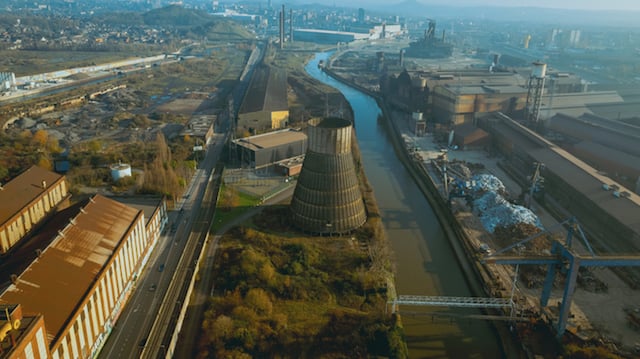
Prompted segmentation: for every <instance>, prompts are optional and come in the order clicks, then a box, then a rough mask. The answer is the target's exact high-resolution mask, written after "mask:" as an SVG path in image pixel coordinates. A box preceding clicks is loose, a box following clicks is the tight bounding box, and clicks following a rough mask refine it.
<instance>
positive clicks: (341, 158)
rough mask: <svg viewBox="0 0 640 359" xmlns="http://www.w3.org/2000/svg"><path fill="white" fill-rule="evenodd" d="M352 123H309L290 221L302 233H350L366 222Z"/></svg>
mask: <svg viewBox="0 0 640 359" xmlns="http://www.w3.org/2000/svg"><path fill="white" fill-rule="evenodd" d="M352 128H353V127H352V125H351V121H348V120H345V119H341V118H319V119H313V120H310V121H309V127H307V134H308V136H309V149H308V150H307V154H306V155H305V159H304V163H303V164H302V171H301V172H300V176H299V177H298V183H297V184H296V188H295V191H294V193H293V198H292V199H291V217H292V221H293V224H294V225H295V226H296V227H298V228H300V229H301V230H303V231H305V232H309V233H313V234H319V235H331V234H341V233H348V232H351V231H353V230H355V229H357V228H358V227H360V226H362V225H363V224H364V223H365V222H366V220H367V214H366V209H365V205H364V200H363V199H362V193H361V192H360V186H359V181H358V176H357V174H356V168H355V164H354V160H353V156H352V154H351V138H352Z"/></svg>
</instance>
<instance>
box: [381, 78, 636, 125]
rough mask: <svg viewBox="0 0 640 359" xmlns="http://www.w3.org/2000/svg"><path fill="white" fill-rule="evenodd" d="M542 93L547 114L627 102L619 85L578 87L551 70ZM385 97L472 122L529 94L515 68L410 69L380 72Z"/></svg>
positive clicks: (513, 109) (517, 104)
mask: <svg viewBox="0 0 640 359" xmlns="http://www.w3.org/2000/svg"><path fill="white" fill-rule="evenodd" d="M546 77H547V78H549V79H550V80H549V81H546V84H544V88H545V90H544V91H545V92H543V95H542V96H541V98H540V104H541V106H540V108H539V109H538V110H539V114H540V119H541V120H544V119H546V118H549V117H551V116H553V115H555V114H556V113H565V114H571V115H576V116H577V115H581V114H583V113H592V112H591V110H590V108H592V106H594V105H597V106H602V105H612V104H621V103H623V99H622V97H620V95H618V94H617V93H616V92H615V91H598V92H576V91H579V90H581V89H584V84H582V82H581V80H580V79H579V78H578V77H576V76H574V75H569V74H566V76H565V74H560V76H559V75H558V73H556V72H550V73H548V74H547V75H546ZM380 88H381V91H382V93H383V94H384V96H385V98H386V99H387V100H388V101H389V102H390V103H392V104H393V105H394V106H396V107H398V108H399V109H402V110H404V111H406V112H414V111H418V112H424V113H425V117H426V118H431V117H433V118H435V120H436V121H437V122H438V123H440V124H442V125H444V126H447V127H453V126H458V125H461V124H463V123H468V122H473V121H474V119H475V118H477V117H478V116H481V115H483V114H487V113H491V112H495V111H499V112H502V113H505V114H515V113H517V112H519V111H523V110H524V109H525V107H526V100H527V92H528V89H527V80H525V78H524V77H523V76H522V75H520V74H517V73H513V72H489V71H478V70H460V71H434V72H422V71H418V72H408V71H406V70H404V71H402V72H401V73H399V74H398V75H397V77H396V76H395V75H393V74H390V75H387V76H383V77H382V78H381V83H380Z"/></svg>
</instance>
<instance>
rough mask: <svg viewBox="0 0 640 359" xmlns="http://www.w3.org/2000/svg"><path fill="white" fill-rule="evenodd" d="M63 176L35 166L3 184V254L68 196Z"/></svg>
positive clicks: (0, 190)
mask: <svg viewBox="0 0 640 359" xmlns="http://www.w3.org/2000/svg"><path fill="white" fill-rule="evenodd" d="M68 188H69V185H68V184H67V181H66V179H65V177H64V176H61V175H59V174H57V173H54V172H51V171H47V170H45V169H43V168H41V167H37V166H33V167H31V168H29V169H28V170H26V171H24V172H23V173H21V174H20V175H18V176H17V177H16V178H14V179H13V180H11V181H10V182H8V183H6V184H4V185H1V186H0V203H2V206H0V254H4V253H7V252H8V251H9V250H10V249H11V248H12V247H14V246H15V245H16V244H17V243H18V242H19V241H20V240H21V239H22V238H23V237H24V236H25V235H27V234H28V233H30V232H31V231H32V230H33V229H34V228H36V227H37V225H38V223H40V222H41V221H42V220H43V219H45V218H46V217H48V216H50V215H51V214H52V213H55V212H56V210H57V207H58V206H59V205H60V204H61V203H62V202H63V201H65V200H67V199H68V198H69V196H70V195H69V192H68Z"/></svg>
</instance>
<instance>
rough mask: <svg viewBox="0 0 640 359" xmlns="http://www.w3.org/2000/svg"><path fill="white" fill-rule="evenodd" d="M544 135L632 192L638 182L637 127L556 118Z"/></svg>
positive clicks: (599, 120)
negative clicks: (631, 189) (625, 185)
mask: <svg viewBox="0 0 640 359" xmlns="http://www.w3.org/2000/svg"><path fill="white" fill-rule="evenodd" d="M546 129H547V133H548V134H549V135H550V136H553V138H554V140H555V141H556V142H558V143H562V145H563V146H564V147H565V148H566V149H567V150H568V151H570V152H571V153H573V154H574V155H576V156H577V157H579V158H580V159H582V160H584V161H586V162H588V163H589V164H591V165H592V166H594V167H595V168H597V169H598V170H600V171H604V172H606V173H609V174H610V175H611V176H616V177H618V178H621V179H622V180H625V182H626V183H627V187H631V188H633V184H634V183H635V182H636V179H638V178H640V146H639V144H640V127H637V126H632V125H629V124H626V123H624V122H619V121H612V120H607V119H605V118H601V117H598V116H594V115H589V114H583V115H581V116H578V117H573V116H568V115H564V114H557V115H555V116H553V117H552V118H551V119H550V120H549V121H547V122H546Z"/></svg>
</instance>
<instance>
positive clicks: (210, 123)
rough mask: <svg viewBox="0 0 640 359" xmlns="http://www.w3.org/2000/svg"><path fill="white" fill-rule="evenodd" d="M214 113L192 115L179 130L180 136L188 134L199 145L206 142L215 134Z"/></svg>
mask: <svg viewBox="0 0 640 359" xmlns="http://www.w3.org/2000/svg"><path fill="white" fill-rule="evenodd" d="M216 118H217V116H215V115H199V116H193V117H191V119H190V120H189V122H188V123H187V125H186V126H185V128H184V129H183V130H182V132H180V136H189V137H191V138H192V139H194V140H196V142H198V143H199V144H200V145H204V144H208V143H209V141H211V139H212V138H213V135H214V134H215V127H214V126H215V122H216Z"/></svg>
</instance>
